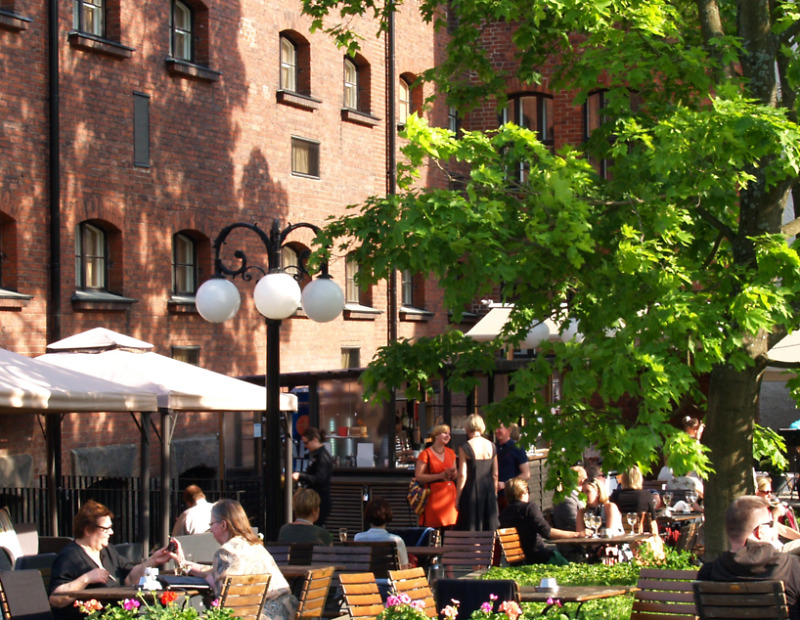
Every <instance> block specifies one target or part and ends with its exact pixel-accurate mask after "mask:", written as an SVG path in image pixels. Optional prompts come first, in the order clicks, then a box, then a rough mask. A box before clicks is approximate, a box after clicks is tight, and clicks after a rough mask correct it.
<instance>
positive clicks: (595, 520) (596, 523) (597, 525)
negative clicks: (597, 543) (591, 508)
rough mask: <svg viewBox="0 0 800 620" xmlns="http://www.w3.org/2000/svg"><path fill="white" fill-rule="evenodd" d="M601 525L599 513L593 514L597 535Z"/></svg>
mask: <svg viewBox="0 0 800 620" xmlns="http://www.w3.org/2000/svg"><path fill="white" fill-rule="evenodd" d="M601 527H603V517H601V516H600V515H595V516H594V531H595V532H597V533H598V535H599V533H600V528H601Z"/></svg>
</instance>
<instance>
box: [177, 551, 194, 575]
mask: <svg viewBox="0 0 800 620" xmlns="http://www.w3.org/2000/svg"><path fill="white" fill-rule="evenodd" d="M191 561H192V554H191V553H186V554H184V555H183V560H182V561H181V563H180V566H178V574H180V575H184V576H186V575H188V574H189V573H191V572H192V571H191V568H189V563H190V562H191Z"/></svg>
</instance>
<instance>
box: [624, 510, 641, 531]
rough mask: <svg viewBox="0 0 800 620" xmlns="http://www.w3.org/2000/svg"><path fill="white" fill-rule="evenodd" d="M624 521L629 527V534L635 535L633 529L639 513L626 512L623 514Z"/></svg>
mask: <svg viewBox="0 0 800 620" xmlns="http://www.w3.org/2000/svg"><path fill="white" fill-rule="evenodd" d="M625 520H626V521H627V522H628V525H630V526H631V534H635V533H636V531H635V530H634V527H635V526H636V524H637V523H638V522H639V513H638V512H628V513H626V514H625Z"/></svg>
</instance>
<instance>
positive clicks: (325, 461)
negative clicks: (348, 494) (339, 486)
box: [292, 427, 333, 527]
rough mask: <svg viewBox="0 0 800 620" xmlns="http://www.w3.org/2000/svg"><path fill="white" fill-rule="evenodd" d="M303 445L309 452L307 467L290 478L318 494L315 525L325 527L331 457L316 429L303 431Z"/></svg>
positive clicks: (321, 435)
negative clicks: (317, 515)
mask: <svg viewBox="0 0 800 620" xmlns="http://www.w3.org/2000/svg"><path fill="white" fill-rule="evenodd" d="M302 437H303V443H304V444H305V446H306V450H308V451H309V455H308V467H306V470H305V471H304V472H299V471H296V472H294V473H293V474H292V478H294V479H295V480H297V481H298V482H299V483H300V484H301V485H302V486H304V487H306V488H307V489H314V490H315V491H316V492H317V493H319V498H320V506H319V518H318V519H317V525H318V526H320V527H325V521H326V520H327V519H328V515H329V514H330V513H331V475H332V474H333V457H332V456H331V455H330V452H328V450H327V449H326V448H325V447H324V446H323V445H322V444H323V443H325V433H324V432H323V431H320V430H319V429H318V428H314V427H309V428H307V429H306V430H304V431H303V435H302Z"/></svg>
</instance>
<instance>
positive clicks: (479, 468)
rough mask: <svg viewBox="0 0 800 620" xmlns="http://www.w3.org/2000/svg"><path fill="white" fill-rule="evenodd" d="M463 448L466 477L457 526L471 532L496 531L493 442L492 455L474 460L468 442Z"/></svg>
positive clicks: (494, 452) (459, 503)
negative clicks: (465, 459)
mask: <svg viewBox="0 0 800 620" xmlns="http://www.w3.org/2000/svg"><path fill="white" fill-rule="evenodd" d="M462 449H463V450H464V455H465V456H466V457H467V480H466V483H465V484H464V489H463V490H462V491H461V497H460V498H459V502H458V521H457V522H456V529H457V530H466V531H471V532H480V531H489V530H496V529H497V528H498V527H499V526H500V522H499V520H498V518H497V494H496V492H495V488H494V478H493V477H492V466H493V464H494V459H495V456H496V455H497V450H496V448H495V446H494V444H492V458H488V459H476V458H475V453H474V452H473V450H472V446H471V445H470V444H469V442H467V443H465V444H464V445H463V446H462Z"/></svg>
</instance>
